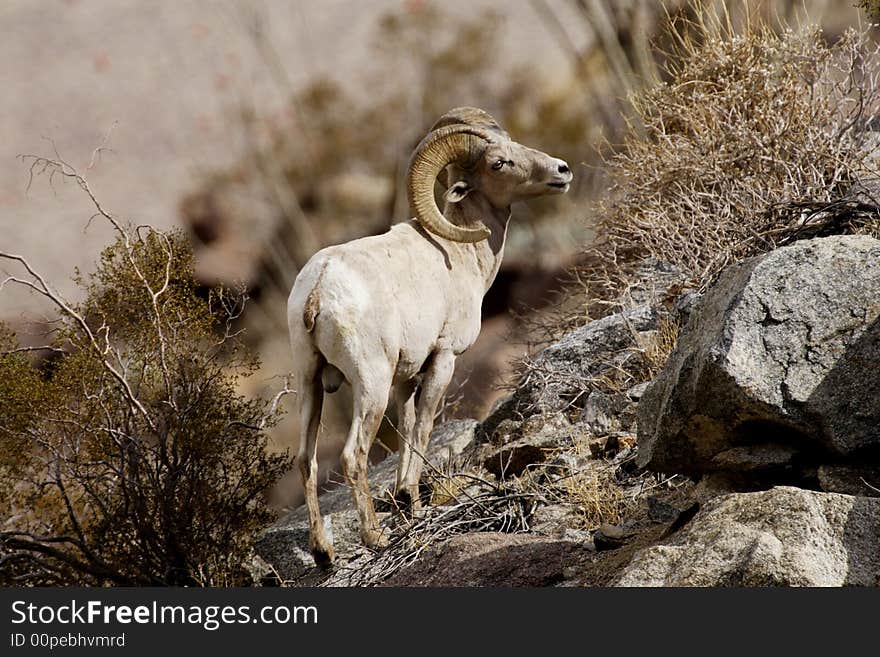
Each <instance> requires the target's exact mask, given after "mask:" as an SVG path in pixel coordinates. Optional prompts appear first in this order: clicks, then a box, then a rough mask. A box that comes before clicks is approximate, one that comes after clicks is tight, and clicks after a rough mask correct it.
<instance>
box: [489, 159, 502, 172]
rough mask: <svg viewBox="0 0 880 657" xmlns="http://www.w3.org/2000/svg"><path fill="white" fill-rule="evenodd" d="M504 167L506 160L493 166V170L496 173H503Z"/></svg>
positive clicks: (499, 161)
mask: <svg viewBox="0 0 880 657" xmlns="http://www.w3.org/2000/svg"><path fill="white" fill-rule="evenodd" d="M503 166H504V160H498V161H497V162H496V163H495V164H493V165H492V168H493V169H494V170H495V171H501V168H502V167H503Z"/></svg>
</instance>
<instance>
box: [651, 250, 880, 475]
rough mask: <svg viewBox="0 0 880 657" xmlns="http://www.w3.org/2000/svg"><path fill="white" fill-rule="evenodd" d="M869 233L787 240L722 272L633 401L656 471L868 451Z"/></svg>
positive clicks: (877, 426) (875, 268)
mask: <svg viewBox="0 0 880 657" xmlns="http://www.w3.org/2000/svg"><path fill="white" fill-rule="evenodd" d="M878 316H880V241H877V240H875V239H873V238H871V237H867V236H838V237H826V238H822V239H813V240H809V241H802V242H798V243H796V244H794V245H792V246H789V247H785V248H781V249H778V250H776V251H773V252H771V253H769V254H767V255H765V256H761V257H756V258H752V259H750V260H748V261H746V262H744V263H742V264H739V265H736V266H734V267H732V268H730V269H729V270H727V271H726V272H725V273H724V274H722V276H721V277H720V278H719V280H718V281H717V283H716V284H715V285H714V286H713V287H712V288H711V289H710V290H709V291H708V292H707V293H706V294H705V295H704V296H703V297H702V298H701V299H700V300H699V301H698V302H697V303H696V305H695V307H694V309H693V311H692V314H691V317H690V320H689V322H688V324H687V326H686V327H685V328H684V330H683V331H682V333H681V335H680V337H679V340H678V343H677V345H676V347H675V349H674V350H673V353H672V354H671V356H670V358H669V360H668V362H667V364H666V366H665V367H664V369H663V371H662V372H661V374H660V375H659V376H658V377H657V379H656V380H655V381H654V383H653V384H652V385H651V386H650V387H649V388H648V390H647V391H646V392H645V394H644V396H643V397H642V400H641V402H640V404H639V410H638V437H639V457H638V458H639V464H640V465H646V466H648V467H650V468H652V469H654V470H657V471H661V472H682V473H687V474H696V473H703V472H709V471H714V470H732V471H736V470H740V471H744V470H745V471H747V470H749V469H753V468H754V469H762V468H779V467H787V466H788V465H789V464H790V463H791V462H792V461H798V460H801V461H807V462H810V463H827V462H830V461H837V460H840V459H844V460H845V459H846V458H847V457H853V456H854V455H859V456H864V455H866V454H869V453H874V454H876V453H877V452H876V451H873V450H878V449H880V395H877V392H876V391H877V390H878V387H880V367H878V366H877V364H878V362H880V322H878V321H877V320H878Z"/></svg>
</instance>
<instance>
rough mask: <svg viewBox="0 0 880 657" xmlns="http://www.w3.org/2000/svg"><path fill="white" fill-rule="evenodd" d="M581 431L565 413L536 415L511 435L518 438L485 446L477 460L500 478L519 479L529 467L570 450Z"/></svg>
mask: <svg viewBox="0 0 880 657" xmlns="http://www.w3.org/2000/svg"><path fill="white" fill-rule="evenodd" d="M579 431H580V429H576V428H575V427H573V426H572V424H571V423H570V422H569V421H568V420H567V419H566V418H565V415H563V414H562V413H550V414H547V415H536V416H533V417H531V418H529V419H528V420H526V421H524V422H523V423H522V424H521V426H520V428H519V430H518V431H517V432H516V433H514V434H511V436H512V437H515V439H514V440H512V441H511V442H507V443H504V444H502V445H500V446H498V447H484V448H483V449H482V453H481V455H480V456H479V458H478V460H479V461H480V463H482V465H483V467H484V468H485V469H486V470H487V471H489V472H490V473H492V474H493V475H495V476H496V477H498V478H500V479H503V478H508V477H518V476H519V475H521V474H522V473H523V472H524V471H525V469H526V468H527V467H529V466H530V465H535V464H537V463H544V462H545V461H546V460H547V459H548V458H549V457H550V456H551V455H552V454H553V452H554V451H555V450H557V449H559V448H560V447H571V446H572V445H573V444H574V442H575V441H576V440H577V436H576V434H577V433H578V432H579ZM496 435H497V433H496Z"/></svg>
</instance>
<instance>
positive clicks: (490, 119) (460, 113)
mask: <svg viewBox="0 0 880 657" xmlns="http://www.w3.org/2000/svg"><path fill="white" fill-rule="evenodd" d="M448 125H469V126H472V127H474V128H485V129H486V130H491V131H493V132H497V133H498V134H499V135H502V136H504V137H507V132H506V131H505V130H504V128H502V127H501V125H500V124H499V123H498V121H496V120H495V117H494V116H492V115H491V114H489V112H487V111H486V110H482V109H480V108H479V107H456V108H455V109H452V110H449V111H448V112H446V114H444V115H443V116H441V117H440V118H439V119H437V122H436V123H435V124H434V125H433V126H432V127H431V130H430V131H431V132H434V131H435V130H439V129H440V128H445V127H446V126H448Z"/></svg>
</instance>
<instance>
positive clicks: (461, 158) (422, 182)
mask: <svg viewBox="0 0 880 657" xmlns="http://www.w3.org/2000/svg"><path fill="white" fill-rule="evenodd" d="M492 137H493V135H492V133H491V132H489V131H487V130H485V129H482V128H476V127H472V126H468V125H452V126H447V127H443V128H440V129H439V130H435V131H434V132H431V133H429V134H428V136H427V137H425V138H424V139H423V140H422V143H421V144H419V146H418V148H416V150H415V152H414V153H413V156H412V159H411V160H410V164H409V171H408V173H407V177H406V191H407V196H408V197H409V204H410V207H411V208H412V211H413V213H414V214H415V217H416V219H417V220H418V222H419V223H420V224H421V225H422V226H424V228H425V229H426V230H428V231H430V232H432V233H434V234H435V235H438V236H440V237H443V238H445V239H448V240H451V241H453V242H479V241H480V240H484V239H486V238H487V237H489V234H490V233H489V229H488V228H486V227H485V226H481V227H479V228H463V227H461V226H456V225H455V224H453V223H452V222H450V221H449V220H448V219H447V218H446V217H444V216H443V213H441V212H440V209H439V208H438V207H437V202H436V201H435V200H434V181H435V180H436V179H437V176H438V175H440V172H441V171H443V170H444V169H445V168H446V167H447V166H448V165H450V164H452V163H456V164H458V165H460V166H461V167H462V168H463V169H469V168H471V167H473V166H474V164H476V162H477V160H478V159H479V157H480V156H481V155H482V154H483V152H484V151H485V150H486V146H487V145H488V143H489V142H491V141H492Z"/></svg>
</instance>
